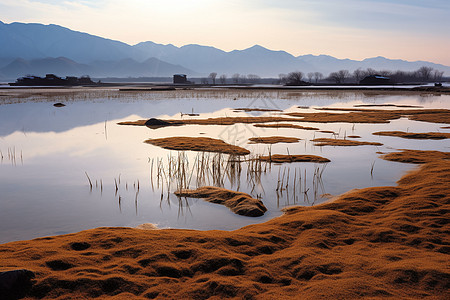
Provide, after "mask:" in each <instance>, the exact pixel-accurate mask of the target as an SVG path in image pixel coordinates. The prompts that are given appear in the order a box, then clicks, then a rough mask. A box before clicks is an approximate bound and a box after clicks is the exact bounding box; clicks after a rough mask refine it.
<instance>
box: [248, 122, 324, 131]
mask: <svg viewBox="0 0 450 300" xmlns="http://www.w3.org/2000/svg"><path fill="white" fill-rule="evenodd" d="M253 126H255V127H263V128H294V129H303V130H319V128H317V127H305V126H301V125H294V124H285V123H277V124H255V125H253Z"/></svg>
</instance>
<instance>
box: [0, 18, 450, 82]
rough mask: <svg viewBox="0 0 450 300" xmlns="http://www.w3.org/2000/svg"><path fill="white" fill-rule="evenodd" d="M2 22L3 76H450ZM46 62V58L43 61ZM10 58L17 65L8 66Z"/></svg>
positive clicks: (391, 65) (257, 48)
mask: <svg viewBox="0 0 450 300" xmlns="http://www.w3.org/2000/svg"><path fill="white" fill-rule="evenodd" d="M0 25H1V29H0V45H1V47H0V73H2V74H3V75H4V76H15V74H18V73H22V72H28V70H36V72H38V71H39V72H41V71H42V72H44V71H45V72H47V71H50V72H52V70H59V71H58V72H66V70H68V71H70V72H71V73H74V74H79V73H81V72H82V73H81V74H90V75H92V76H93V77H94V76H95V75H96V74H97V75H98V74H100V75H102V76H109V75H113V74H114V76H122V77H127V76H150V75H152V76H153V75H155V76H160V75H164V76H167V75H170V74H172V73H173V74H175V73H183V74H188V75H189V76H193V75H194V76H207V74H209V73H211V72H217V73H219V74H225V75H227V76H231V75H232V74H237V73H240V74H243V75H245V74H256V75H259V76H261V77H277V76H278V74H281V73H286V74H287V73H289V72H292V71H295V70H299V71H302V72H304V73H307V72H316V71H317V72H322V73H323V74H324V76H326V75H328V74H329V73H331V72H335V71H338V70H344V69H345V70H349V71H350V72H352V71H353V70H356V69H358V68H362V69H366V68H372V69H376V70H391V71H395V70H403V71H414V70H417V69H418V68H420V67H421V66H424V65H426V66H430V67H433V68H435V69H436V70H441V71H444V72H445V74H446V75H447V76H448V75H450V67H448V66H443V65H438V64H433V63H431V62H424V61H416V62H409V61H405V60H400V59H396V60H392V59H388V58H385V57H382V56H377V57H373V58H366V59H364V60H361V61H358V60H351V59H339V58H335V57H333V56H330V55H326V54H320V55H312V54H307V55H301V56H297V57H296V56H293V55H292V54H290V53H288V52H286V51H283V50H278V51H275V50H271V49H268V48H265V47H264V46H261V45H259V44H255V45H253V46H251V47H249V48H246V49H243V50H232V51H224V50H221V49H218V48H215V47H212V46H204V45H198V44H188V45H184V46H181V47H178V46H175V45H173V44H166V45H163V44H158V43H155V42H153V41H145V42H142V43H138V44H136V45H134V46H131V45H128V44H126V43H123V42H120V41H114V40H110V39H106V38H102V37H99V36H95V35H90V34H88V33H83V32H78V31H74V30H71V29H68V28H65V27H62V26H59V25H55V24H50V25H44V24H37V23H34V24H31V23H30V24H26V23H10V24H5V23H3V22H1V21H0ZM18 58H22V59H19V60H17V59H18ZM45 61H48V62H49V63H48V64H45ZM12 62H15V65H14V64H13V65H11V63H12ZM20 65H21V66H22V68H21V69H20V68H19V66H20ZM15 66H17V68H16V67H15ZM33 68H34V69H33ZM29 73H31V71H29ZM53 73H57V72H56V71H53ZM10 78H12V77H10Z"/></svg>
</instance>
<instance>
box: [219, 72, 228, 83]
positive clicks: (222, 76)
mask: <svg viewBox="0 0 450 300" xmlns="http://www.w3.org/2000/svg"><path fill="white" fill-rule="evenodd" d="M219 80H220V83H221V84H225V83H227V75H225V74H222V75H220V77H219Z"/></svg>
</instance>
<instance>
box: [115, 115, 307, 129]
mask: <svg viewBox="0 0 450 300" xmlns="http://www.w3.org/2000/svg"><path fill="white" fill-rule="evenodd" d="M149 120H158V121H159V123H160V124H165V126H180V125H234V124H237V123H244V124H252V123H269V122H283V121H286V122H290V121H294V122H299V120H298V119H293V118H285V117H221V118H208V119H189V120H162V119H149ZM149 120H137V121H126V122H120V123H118V124H119V125H134V126H149V127H151V126H152V124H148V121H149ZM158 125H159V124H158ZM159 127H161V126H159Z"/></svg>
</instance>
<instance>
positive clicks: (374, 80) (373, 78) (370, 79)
mask: <svg viewBox="0 0 450 300" xmlns="http://www.w3.org/2000/svg"><path fill="white" fill-rule="evenodd" d="M359 84H361V85H385V84H392V82H391V79H390V78H389V77H385V76H381V75H370V76H366V77H364V78H363V79H362V80H361V81H360V82H359Z"/></svg>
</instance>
